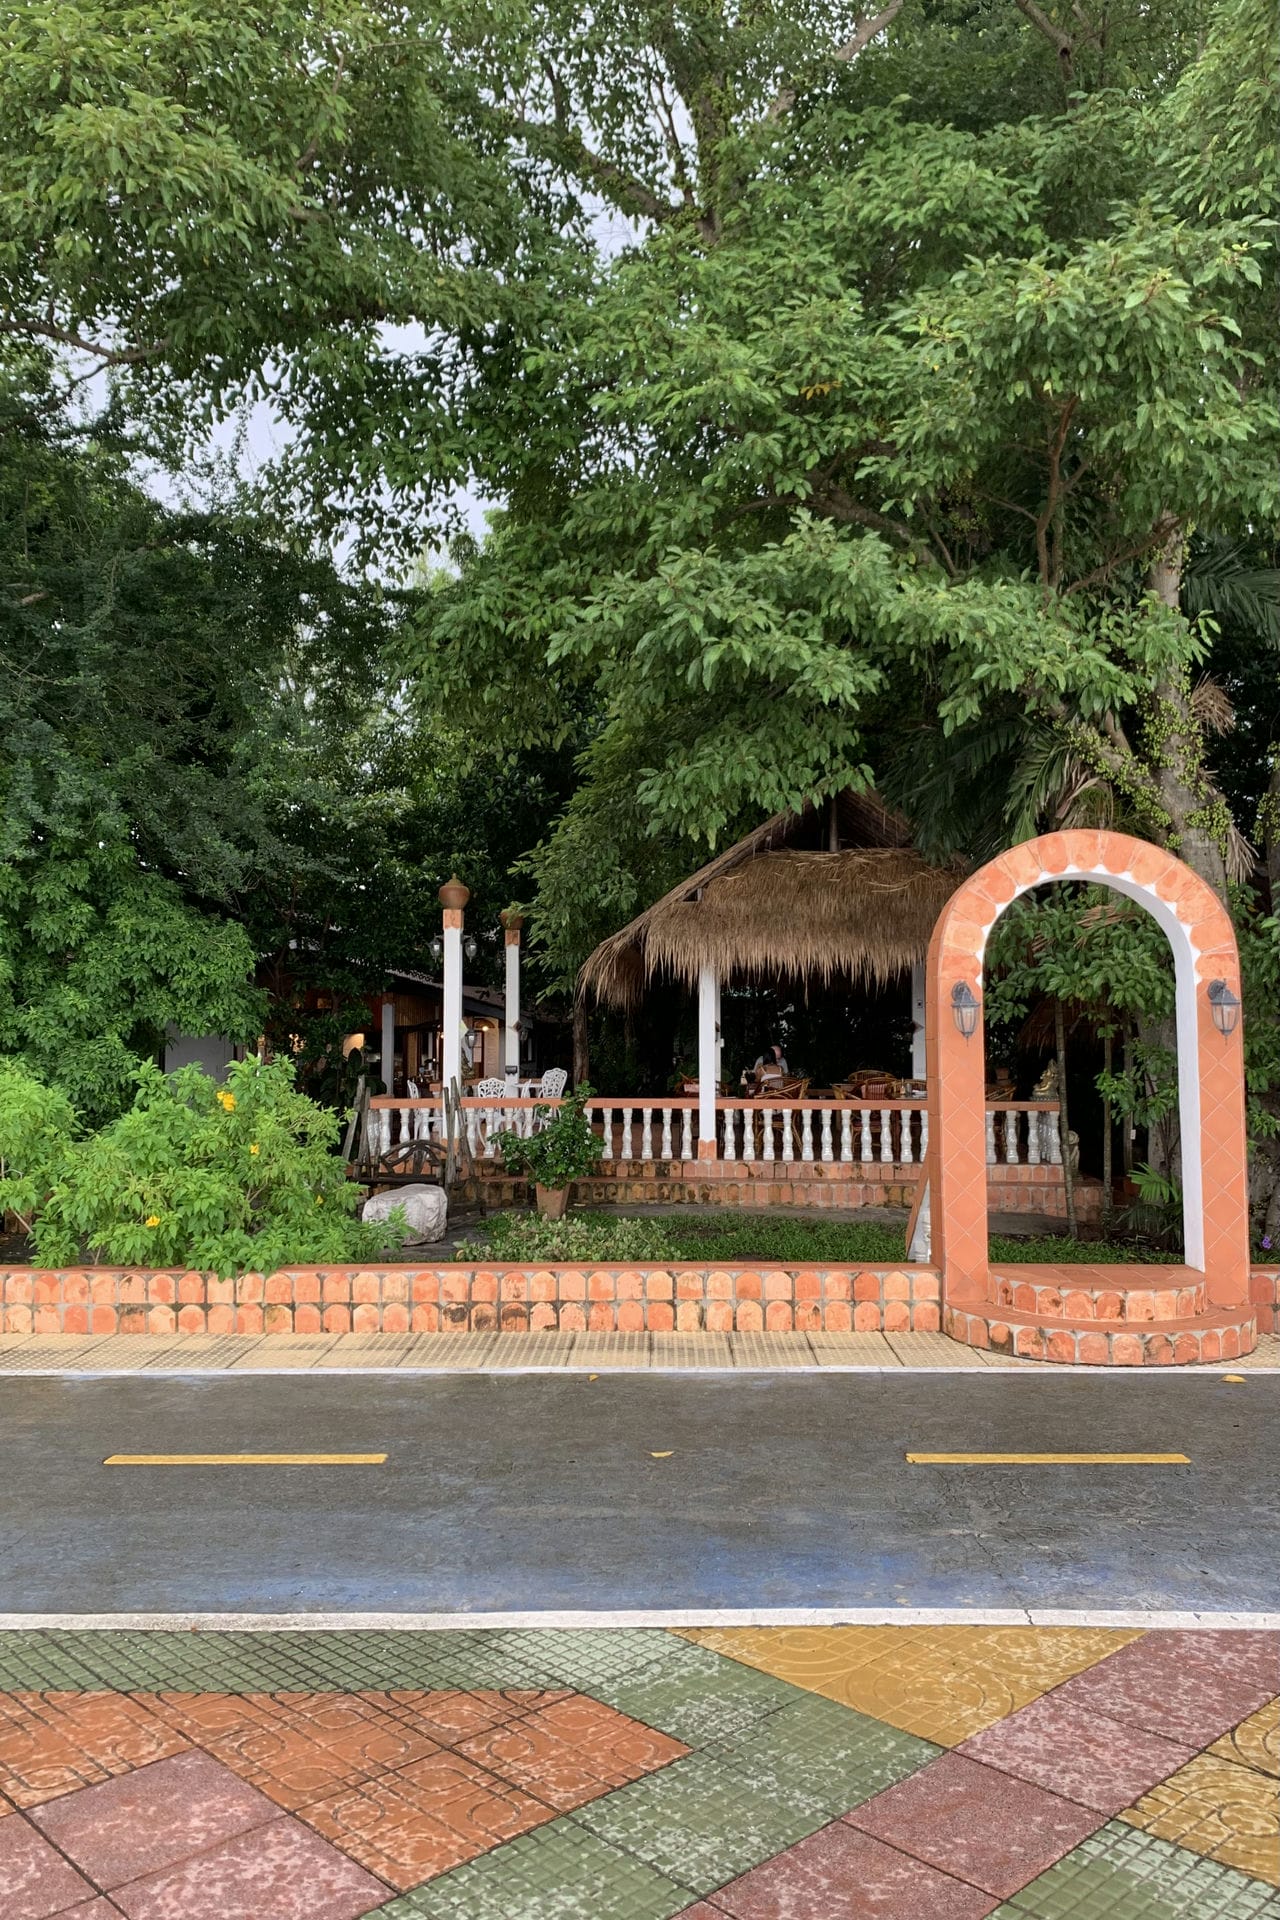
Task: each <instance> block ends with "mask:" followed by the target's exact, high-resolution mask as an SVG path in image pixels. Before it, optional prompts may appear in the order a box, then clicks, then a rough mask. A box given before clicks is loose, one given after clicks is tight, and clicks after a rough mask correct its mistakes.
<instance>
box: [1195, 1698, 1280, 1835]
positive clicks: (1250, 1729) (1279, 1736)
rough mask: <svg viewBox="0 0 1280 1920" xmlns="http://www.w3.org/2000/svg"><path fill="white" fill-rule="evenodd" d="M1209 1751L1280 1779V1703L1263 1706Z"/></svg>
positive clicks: (1268, 1703)
mask: <svg viewBox="0 0 1280 1920" xmlns="http://www.w3.org/2000/svg"><path fill="white" fill-rule="evenodd" d="M1209 1752H1210V1753H1212V1754H1216V1755H1217V1757H1218V1758H1219V1759H1220V1760H1234V1761H1235V1762H1236V1764H1237V1765H1238V1766H1242V1767H1254V1768H1256V1770H1257V1771H1258V1772H1259V1773H1269V1774H1272V1775H1274V1777H1275V1778H1276V1779H1277V1780H1280V1700H1270V1701H1268V1702H1267V1705H1266V1706H1265V1707H1259V1708H1258V1711H1257V1712H1256V1713H1251V1714H1250V1715H1249V1718H1248V1719H1247V1720H1242V1721H1241V1722H1240V1725H1239V1726H1238V1727H1237V1728H1236V1729H1235V1731H1234V1733H1224V1734H1223V1736H1222V1738H1221V1740H1215V1741H1214V1743H1213V1745H1212V1746H1211V1747H1210V1748H1209ZM1277 1818H1280V1815H1278V1816H1277Z"/></svg>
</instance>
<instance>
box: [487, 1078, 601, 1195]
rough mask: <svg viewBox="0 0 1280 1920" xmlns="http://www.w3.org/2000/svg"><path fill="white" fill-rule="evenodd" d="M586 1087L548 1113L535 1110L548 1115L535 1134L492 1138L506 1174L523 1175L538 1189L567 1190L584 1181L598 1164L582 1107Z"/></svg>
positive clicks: (588, 1090) (546, 1109)
mask: <svg viewBox="0 0 1280 1920" xmlns="http://www.w3.org/2000/svg"><path fill="white" fill-rule="evenodd" d="M590 1098H591V1088H590V1087H579V1088H578V1089H577V1091H576V1092H574V1093H571V1094H570V1095H569V1096H568V1098H567V1099H565V1100H563V1101H562V1102H561V1103H560V1106H559V1107H558V1108H557V1109H556V1110H555V1111H554V1113H553V1112H552V1109H551V1108H550V1107H538V1108H536V1109H535V1112H536V1114H538V1115H541V1116H543V1117H545V1116H546V1115H547V1114H549V1113H550V1114H551V1118H550V1119H549V1120H547V1121H546V1125H545V1126H543V1127H542V1129H541V1131H540V1132H538V1133H534V1134H530V1135H529V1137H528V1139H526V1138H525V1136H524V1135H523V1134H520V1133H514V1132H507V1133H498V1134H495V1135H494V1145H495V1146H496V1147H498V1148H499V1150H500V1151H501V1154H502V1164H503V1166H504V1167H505V1168H506V1170H507V1172H508V1173H515V1174H523V1175H524V1176H525V1178H526V1179H529V1180H533V1181H535V1182H536V1183H537V1185H538V1186H540V1187H553V1188H559V1187H569V1186H572V1185H573V1182H574V1181H575V1180H585V1179H586V1178H587V1175H588V1174H591V1173H594V1172H595V1170H596V1168H597V1167H598V1166H599V1164H600V1142H599V1140H597V1138H596V1136H595V1134H594V1133H593V1132H592V1131H591V1122H590V1121H589V1120H588V1119H587V1115H586V1104H587V1101H588V1100H589V1099H590Z"/></svg>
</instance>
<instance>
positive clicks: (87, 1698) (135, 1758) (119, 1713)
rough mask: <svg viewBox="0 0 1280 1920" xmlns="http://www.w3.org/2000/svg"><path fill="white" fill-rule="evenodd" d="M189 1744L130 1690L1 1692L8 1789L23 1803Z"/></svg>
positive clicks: (0, 1757) (0, 1753)
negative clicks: (130, 1692) (141, 1703)
mask: <svg viewBox="0 0 1280 1920" xmlns="http://www.w3.org/2000/svg"><path fill="white" fill-rule="evenodd" d="M188 1745H189V1742H188V1741H187V1740H185V1739H184V1738H183V1737H182V1735H181V1734H180V1733H178V1732H176V1731H175V1730H174V1729H173V1728H172V1727H170V1726H166V1725H165V1723H164V1721H163V1720H160V1719H158V1718H157V1717H156V1715H155V1714H153V1713H151V1712H149V1711H148V1710H147V1708H146V1707H145V1706H143V1705H140V1704H139V1703H138V1702H137V1701H135V1700H133V1699H131V1698H130V1697H129V1696H128V1695H127V1694H111V1693H8V1694H0V1790H2V1791H3V1792H4V1793H5V1794H6V1795H7V1796H8V1797H9V1799H11V1800H13V1801H16V1802H17V1804H18V1805H19V1806H20V1807H32V1806H38V1805H39V1803H40V1802H41V1801H42V1800H52V1799H54V1798H55V1797H56V1796H57V1795H58V1794H63V1793H74V1792H75V1791H76V1789H77V1788H78V1787H87V1786H92V1785H94V1784H96V1783H97V1782H98V1781H102V1780H110V1779H112V1778H114V1777H115V1775H117V1774H121V1773H129V1772H131V1771H132V1770H133V1768H135V1767H145V1766H148V1765H149V1764H150V1763H151V1762H152V1761H153V1760H164V1759H167V1758H168V1757H169V1756H170V1755H172V1754H176V1753H183V1752H185V1751H186V1749H187V1746H188Z"/></svg>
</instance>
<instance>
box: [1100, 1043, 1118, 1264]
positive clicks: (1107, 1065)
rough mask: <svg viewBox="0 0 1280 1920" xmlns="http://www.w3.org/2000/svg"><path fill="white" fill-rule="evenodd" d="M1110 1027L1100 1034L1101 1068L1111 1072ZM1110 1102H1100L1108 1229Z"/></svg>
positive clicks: (1112, 1201) (1111, 1200) (1111, 1208)
mask: <svg viewBox="0 0 1280 1920" xmlns="http://www.w3.org/2000/svg"><path fill="white" fill-rule="evenodd" d="M1112 1058H1113V1054H1112V1043H1111V1029H1110V1027H1108V1028H1107V1030H1106V1032H1105V1033H1104V1034H1103V1036H1102V1070H1103V1072H1104V1073H1108V1074H1109V1073H1110V1072H1111V1065H1112ZM1111 1182H1112V1168H1111V1102H1110V1100H1108V1099H1105V1098H1104V1099H1103V1102H1102V1224H1103V1226H1104V1227H1105V1228H1106V1229H1107V1230H1108V1231H1110V1227H1111V1218H1112V1214H1113V1212H1114V1210H1115V1195H1114V1194H1113V1193H1112V1191H1111Z"/></svg>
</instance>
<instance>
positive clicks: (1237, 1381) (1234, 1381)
mask: <svg viewBox="0 0 1280 1920" xmlns="http://www.w3.org/2000/svg"><path fill="white" fill-rule="evenodd" d="M1222 1377H1223V1379H1224V1380H1227V1381H1229V1382H1230V1384H1231V1385H1232V1386H1233V1387H1243V1386H1244V1385H1245V1376H1244V1375H1243V1374H1242V1373H1224V1374H1223V1376H1222Z"/></svg>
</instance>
